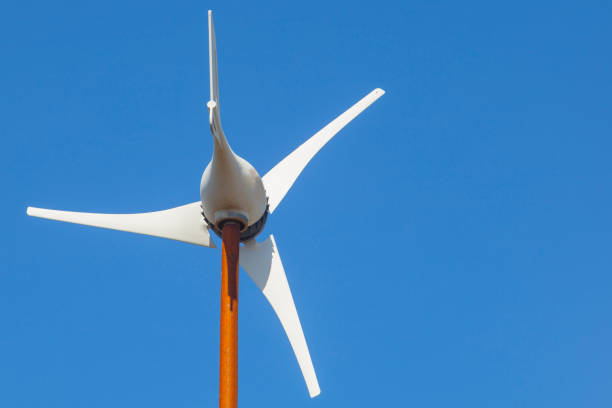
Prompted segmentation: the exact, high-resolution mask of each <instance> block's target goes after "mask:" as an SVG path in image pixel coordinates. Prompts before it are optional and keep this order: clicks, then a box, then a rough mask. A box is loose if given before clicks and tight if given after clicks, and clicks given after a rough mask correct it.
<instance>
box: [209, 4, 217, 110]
mask: <svg viewBox="0 0 612 408" xmlns="http://www.w3.org/2000/svg"><path fill="white" fill-rule="evenodd" d="M208 64H209V69H210V100H211V101H215V102H216V103H217V106H219V74H218V72H217V39H216V38H215V24H214V23H213V16H212V10H208Z"/></svg>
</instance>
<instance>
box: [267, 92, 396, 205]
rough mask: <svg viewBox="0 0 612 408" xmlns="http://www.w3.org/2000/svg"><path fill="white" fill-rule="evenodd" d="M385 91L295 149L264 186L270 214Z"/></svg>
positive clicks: (270, 174)
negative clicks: (338, 136) (328, 146)
mask: <svg viewBox="0 0 612 408" xmlns="http://www.w3.org/2000/svg"><path fill="white" fill-rule="evenodd" d="M384 93H385V91H383V90H382V89H380V88H376V89H374V90H373V91H372V92H370V93H369V94H368V95H366V96H365V97H364V98H363V99H361V100H360V101H359V102H357V103H356V104H355V105H353V106H351V107H350V108H349V109H348V110H347V111H346V112H344V113H343V114H342V115H340V116H338V117H337V118H336V119H334V120H333V121H332V122H331V123H329V124H328V125H327V126H325V127H324V128H323V129H321V130H319V131H318V132H317V133H316V134H315V135H314V136H312V137H311V138H310V139H308V140H307V141H306V142H304V143H303V144H302V145H301V146H300V147H298V148H297V149H295V150H294V151H293V152H292V153H291V154H290V155H289V156H287V157H285V158H284V159H283V160H282V161H281V162H280V163H278V164H277V165H276V166H274V167H273V168H272V170H270V171H269V172H268V173H267V174H266V175H265V176H263V179H262V180H263V183H264V186H265V188H266V193H267V194H268V200H269V204H270V212H273V211H274V210H275V209H276V207H277V206H278V204H280V202H281V201H282V199H283V197H285V194H287V192H288V191H289V189H290V188H291V186H292V185H293V183H295V180H296V179H297V178H298V176H299V175H300V173H301V172H302V170H304V168H305V167H306V165H307V164H308V162H309V161H310V160H311V159H312V158H313V157H314V155H315V154H317V152H318V151H319V150H321V148H322V147H323V146H325V144H326V143H327V142H329V141H330V140H331V138H332V137H334V136H335V135H336V133H338V132H339V131H340V130H341V129H342V128H343V127H344V126H346V124H347V123H349V122H350V121H351V120H353V119H355V117H357V115H359V114H360V113H361V112H363V111H364V110H365V109H366V108H367V107H368V106H370V105H371V104H372V103H374V102H375V101H376V100H377V99H378V98H380V97H381V96H383V95H384Z"/></svg>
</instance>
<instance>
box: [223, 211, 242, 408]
mask: <svg viewBox="0 0 612 408" xmlns="http://www.w3.org/2000/svg"><path fill="white" fill-rule="evenodd" d="M222 236H223V248H222V260H221V342H220V345H221V347H220V348H221V350H220V358H219V408H236V407H237V406H238V255H239V252H240V224H238V223H237V222H233V221H227V222H226V223H225V224H223V230H222Z"/></svg>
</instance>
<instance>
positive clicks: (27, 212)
mask: <svg viewBox="0 0 612 408" xmlns="http://www.w3.org/2000/svg"><path fill="white" fill-rule="evenodd" d="M33 209H34V208H33V207H28V208H26V214H28V215H30V216H31V215H32V212H33V211H32V210H33Z"/></svg>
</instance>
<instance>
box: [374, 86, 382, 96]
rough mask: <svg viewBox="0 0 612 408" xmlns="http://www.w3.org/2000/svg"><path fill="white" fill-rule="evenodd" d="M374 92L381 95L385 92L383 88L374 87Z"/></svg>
mask: <svg viewBox="0 0 612 408" xmlns="http://www.w3.org/2000/svg"><path fill="white" fill-rule="evenodd" d="M374 92H376V93H379V94H381V95H384V94H385V90H384V89H382V88H376V89H375V90H374Z"/></svg>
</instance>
